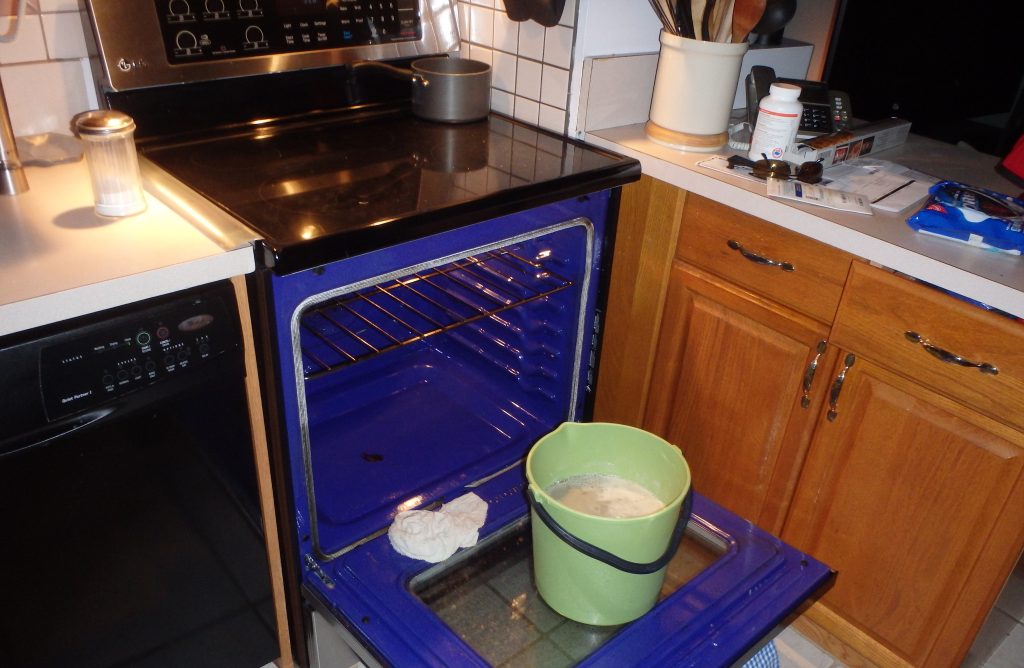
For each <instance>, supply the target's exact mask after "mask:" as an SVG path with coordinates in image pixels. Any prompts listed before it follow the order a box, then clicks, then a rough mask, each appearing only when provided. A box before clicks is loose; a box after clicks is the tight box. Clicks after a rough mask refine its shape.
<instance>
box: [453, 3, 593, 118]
mask: <svg viewBox="0 0 1024 668" xmlns="http://www.w3.org/2000/svg"><path fill="white" fill-rule="evenodd" d="M458 2H459V13H458V17H459V19H458V20H459V33H460V35H461V36H462V48H461V52H462V56H463V57H465V58H472V59H473V60H480V61H483V62H485V63H489V64H490V65H491V68H492V69H491V109H493V110H494V111H497V112H500V113H503V114H507V115H509V116H513V117H515V118H518V119H520V120H523V121H526V122H528V123H533V124H536V125H539V126H541V127H543V128H547V129H549V130H554V131H556V132H560V133H561V132H564V131H565V127H566V119H567V114H566V107H567V104H568V100H569V80H570V76H569V75H570V71H571V69H572V49H573V37H574V33H575V30H574V26H575V20H576V1H575V0H568V1H567V2H566V3H565V11H564V12H563V14H562V18H561V20H560V21H559V23H558V25H556V26H554V27H551V28H545V27H544V26H542V25H540V24H539V23H536V22H535V21H523V22H516V21H512V20H511V19H509V18H508V16H507V15H506V14H505V3H504V0H458Z"/></svg>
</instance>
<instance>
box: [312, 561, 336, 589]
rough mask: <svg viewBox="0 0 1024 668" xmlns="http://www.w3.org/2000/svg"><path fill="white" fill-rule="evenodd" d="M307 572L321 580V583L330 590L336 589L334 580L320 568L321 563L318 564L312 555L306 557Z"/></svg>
mask: <svg viewBox="0 0 1024 668" xmlns="http://www.w3.org/2000/svg"><path fill="white" fill-rule="evenodd" d="M306 570H308V571H309V572H311V573H312V574H313V575H315V576H317V577H318V578H320V581H321V582H323V583H324V585H326V586H327V588H328V589H334V580H332V579H331V578H330V577H329V576H328V575H327V573H324V569H322V568H320V564H319V562H317V560H316V559H314V558H313V555H311V554H307V555H306Z"/></svg>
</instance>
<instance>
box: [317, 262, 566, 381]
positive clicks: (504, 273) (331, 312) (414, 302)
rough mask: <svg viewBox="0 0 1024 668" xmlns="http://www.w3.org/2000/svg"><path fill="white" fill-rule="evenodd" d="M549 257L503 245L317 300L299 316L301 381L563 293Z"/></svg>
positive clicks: (562, 283)
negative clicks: (527, 254) (531, 255)
mask: <svg viewBox="0 0 1024 668" xmlns="http://www.w3.org/2000/svg"><path fill="white" fill-rule="evenodd" d="M551 259H552V258H551V257H550V256H549V255H547V254H546V253H543V252H542V253H540V254H539V256H538V257H537V259H527V258H525V257H523V256H522V255H520V254H518V253H516V252H514V251H513V250H510V249H507V248H503V249H498V250H494V251H488V252H485V253H480V254H477V255H473V256H469V257H466V258H464V259H461V260H457V261H455V262H451V263H448V264H445V265H442V266H439V267H434V268H431V269H428V270H423V271H418V272H414V273H412V274H409V275H407V276H403V277H402V278H399V279H396V280H393V281H385V282H383V283H380V284H377V285H374V286H371V287H369V288H364V289H362V290H359V291H356V292H352V293H348V294H345V295H341V296H339V297H336V298H334V299H331V300H328V301H326V302H322V303H320V304H318V305H316V306H315V307H313V308H311V309H309V310H307V311H306V312H305V313H304V314H303V315H302V318H301V321H300V325H301V332H300V340H301V348H302V356H303V363H304V372H305V378H306V380H312V379H314V378H318V377H320V376H323V375H326V374H329V373H331V372H333V371H337V370H339V369H342V368H345V367H347V366H349V365H351V364H354V363H356V362H359V361H361V360H364V359H368V358H370V357H373V356H374V355H379V354H381V353H384V352H387V351H389V350H393V349H395V348H399V347H401V346H405V345H408V344H410V343H414V342H416V341H422V340H423V339H426V338H428V337H430V336H434V335H435V334H441V333H443V332H447V331H450V330H452V329H454V328H456V327H460V326H462V325H465V324H468V323H471V322H475V321H478V320H482V319H484V318H491V317H494V316H496V315H497V314H499V313H501V312H503V311H507V310H510V309H514V308H516V307H519V306H521V305H523V304H527V303H529V302H533V301H537V300H540V299H543V298H545V297H547V296H549V295H552V294H555V293H557V292H560V291H562V290H565V289H567V288H569V287H571V286H572V285H573V281H572V280H570V279H568V278H565V277H564V276H561V275H559V274H558V273H556V272H554V271H552V270H551V269H550V268H549V267H548V266H545V261H547V264H552V263H553V262H551V261H550V260H551Z"/></svg>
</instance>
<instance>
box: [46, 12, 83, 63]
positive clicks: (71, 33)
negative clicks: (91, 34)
mask: <svg viewBox="0 0 1024 668" xmlns="http://www.w3.org/2000/svg"><path fill="white" fill-rule="evenodd" d="M40 18H42V20H43V36H44V37H46V50H47V52H48V53H49V54H50V58H51V59H58V58H84V57H86V56H88V55H89V50H88V47H87V46H86V43H85V32H84V31H83V30H82V19H83V18H84V16H83V14H82V12H60V13H59V14H43V15H42V16H41V17H40Z"/></svg>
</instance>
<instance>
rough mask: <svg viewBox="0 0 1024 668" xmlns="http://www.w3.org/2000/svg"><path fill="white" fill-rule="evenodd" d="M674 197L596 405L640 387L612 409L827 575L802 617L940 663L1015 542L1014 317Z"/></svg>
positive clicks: (965, 632)
mask: <svg viewBox="0 0 1024 668" xmlns="http://www.w3.org/2000/svg"><path fill="white" fill-rule="evenodd" d="M674 201H675V203H676V207H677V208H676V210H678V204H679V200H678V199H676V200H674ZM682 203H683V206H682V209H683V211H682V215H681V216H680V217H679V219H678V220H679V221H680V222H679V229H678V232H677V233H676V238H677V240H678V243H677V246H676V252H675V256H674V257H673V258H671V259H667V260H665V261H664V264H663V266H661V265H659V266H661V271H662V274H661V276H663V277H664V278H662V279H661V280H663V283H664V285H665V286H666V287H664V288H661V291H660V292H659V293H658V294H664V300H663V302H662V304H663V307H662V309H661V311H660V312H655V313H654V314H653V315H651V316H650V317H648V319H647V320H646V323H645V326H647V327H653V329H650V330H649V331H650V332H653V333H654V336H653V337H652V339H651V340H650V343H649V344H647V347H646V348H645V347H643V346H641V347H639V348H637V347H636V346H634V351H635V350H640V351H641V352H643V355H638V356H636V358H635V359H636V360H637V364H636V367H637V368H636V369H631V368H630V367H629V365H627V364H622V365H620V366H619V371H618V377H617V382H616V383H615V384H614V385H602V382H603V379H602V380H600V381H599V385H598V395H599V402H598V406H601V405H602V401H603V404H604V405H605V406H609V405H618V404H619V397H617V396H616V387H631V388H636V387H638V386H642V387H643V389H642V390H641V391H636V390H635V389H634V390H633V391H631V392H630V394H629V396H626V397H622V398H623V399H624V403H625V405H627V406H629V407H630V408H629V410H628V411H627V414H628V415H630V416H634V417H636V416H642V417H640V418H639V419H640V422H641V426H643V427H645V428H647V429H649V430H651V431H653V432H655V433H658V434H659V435H661V436H663V437H664V438H666V439H667V440H669V441H670V442H673V443H676V444H677V445H679V446H680V448H681V449H682V450H683V452H684V454H685V456H686V458H687V461H688V462H689V463H690V466H691V468H692V469H693V472H694V485H695V489H697V490H699V491H700V492H702V493H704V494H707V495H708V496H710V497H711V498H713V499H715V500H716V501H718V502H719V503H721V504H722V505H725V506H726V507H727V508H729V509H731V510H733V511H735V512H737V513H739V514H740V515H742V516H744V517H747V518H748V519H750V520H751V521H754V522H756V523H757V524H759V525H760V526H762V527H764V528H765V529H768V530H769V531H773V532H776V533H779V534H781V535H782V536H783V538H784V539H786V540H788V541H789V542H791V543H793V544H794V545H796V546H797V547H799V548H801V549H804V550H806V551H807V552H809V553H810V554H813V555H814V556H815V557H817V558H819V559H821V560H822V561H824V562H826V563H828V564H829V565H831V566H832V567H833V568H835V569H836V570H837V572H838V576H837V578H836V581H835V584H834V586H833V587H832V588H831V589H830V590H829V591H828V592H827V593H825V594H824V596H823V597H822V599H821V600H820V601H819V602H818V603H816V604H815V605H814V606H812V608H811V609H810V610H809V611H808V613H807V614H808V616H810V617H811V618H812V619H813V620H814V621H815V622H817V623H818V624H819V625H820V626H821V627H823V628H825V629H826V630H828V631H829V632H831V633H832V634H833V635H834V636H836V637H837V638H839V639H840V640H841V641H842V642H844V643H845V644H847V645H848V646H850V647H852V648H853V649H855V650H856V651H857V652H858V653H860V654H861V655H863V656H865V657H867V658H869V659H870V660H872V661H874V662H875V663H877V664H879V665H908V666H949V665H956V664H957V663H958V662H959V661H960V660H962V658H963V656H964V654H965V653H966V651H967V650H968V648H969V647H970V644H971V642H972V640H973V638H974V635H975V634H976V632H977V630H978V628H980V626H981V624H982V623H983V622H984V619H985V617H986V615H987V614H988V612H989V610H991V608H992V605H993V603H994V601H995V599H996V597H997V596H998V594H999V590H1000V588H1001V586H1002V585H1003V583H1004V582H1005V581H1006V578H1007V577H1008V575H1009V573H1010V572H1011V570H1012V568H1013V566H1014V564H1015V563H1016V562H1017V560H1018V557H1019V556H1020V554H1021V550H1022V548H1024V433H1022V430H1024V410H1021V409H1020V406H1021V404H1022V402H1024V327H1021V325H1020V323H1019V322H1015V321H1012V320H1010V319H1006V318H1003V317H1001V316H999V315H995V314H992V313H988V312H985V311H983V310H981V309H978V308H976V307H974V306H971V305H969V304H966V303H964V302H962V301H960V300H958V299H955V298H953V297H950V296H949V295H946V294H943V293H941V292H940V291H937V290H934V289H932V288H931V287H928V286H925V285H922V284H919V283H915V282H913V281H910V280H908V279H907V278H905V277H901V276H898V275H895V274H893V273H892V272H889V271H886V270H884V269H879V268H877V267H873V266H870V265H868V264H867V263H865V262H863V261H860V260H857V259H856V258H853V257H852V256H850V255H848V254H846V253H842V252H841V251H838V250H836V249H833V248H829V247H827V246H825V245H823V244H820V243H818V242H815V241H813V240H810V239H807V238H805V237H802V236H801V235H798V234H795V233H792V232H789V231H787V230H785V229H783V228H780V227H778V226H775V225H771V224H769V223H766V222H764V221H761V220H757V219H755V218H752V217H750V216H747V215H744V214H741V213H739V212H736V211H733V210H731V209H729V208H728V207H725V206H723V205H721V204H718V203H715V202H711V201H709V200H705V199H702V198H699V197H696V196H694V195H692V194H689V195H685V196H684V198H683V200H682ZM662 215H663V216H664V215H665V213H664V212H663V213H662ZM634 266H637V265H634ZM635 284H636V283H633V285H635ZM615 318H616V312H615V310H614V309H613V310H612V311H611V312H610V314H609V321H610V322H611V321H614V320H615ZM611 333H612V332H611V331H609V334H611ZM618 340H619V339H617V337H615V336H612V337H611V338H610V339H609V338H606V340H605V348H606V350H607V349H608V347H615V346H616V342H617V341H618ZM630 340H631V341H633V342H634V344H635V342H637V341H640V340H644V339H643V336H641V335H640V334H638V333H637V332H633V333H632V334H631V339H630ZM822 341H825V342H827V343H826V344H825V345H824V348H823V350H824V352H823V353H822V354H821V355H819V346H820V345H821V342H822ZM814 363H816V372H815V373H814V376H813V379H812V380H811V381H810V382H809V384H806V385H805V379H806V378H807V377H808V370H809V369H811V368H814ZM631 372H632V373H634V375H635V378H634V381H633V382H634V383H638V384H639V385H637V384H634V385H630V382H629V381H628V380H624V379H625V378H626V377H628V376H629V374H630V373H631ZM805 388H806V389H805ZM597 418H598V419H602V415H601V414H600V412H598V415H597ZM634 424H635V422H634Z"/></svg>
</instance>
